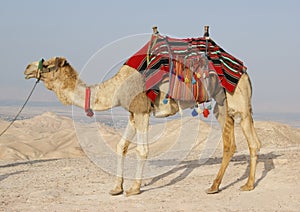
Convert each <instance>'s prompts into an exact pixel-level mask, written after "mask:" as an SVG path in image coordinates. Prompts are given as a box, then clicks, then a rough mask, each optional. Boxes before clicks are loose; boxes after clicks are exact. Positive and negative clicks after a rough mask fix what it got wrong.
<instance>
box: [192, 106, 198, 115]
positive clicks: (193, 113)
mask: <svg viewBox="0 0 300 212" xmlns="http://www.w3.org/2000/svg"><path fill="white" fill-rule="evenodd" d="M192 116H194V117H195V116H198V112H197V111H196V110H195V108H194V110H193V111H192Z"/></svg>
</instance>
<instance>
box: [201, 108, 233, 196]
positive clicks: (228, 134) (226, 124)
mask: <svg viewBox="0 0 300 212" xmlns="http://www.w3.org/2000/svg"><path fill="white" fill-rule="evenodd" d="M217 107H219V106H218V105H217ZM223 108H225V106H222V107H220V108H219V109H221V110H223ZM219 115H220V116H218V117H217V119H218V121H219V122H220V124H221V125H222V127H223V133H222V138H223V158H222V164H221V167H220V169H219V172H218V174H217V177H216V179H215V180H214V182H213V184H212V186H211V187H210V188H209V189H208V190H206V193H207V194H214V193H217V192H219V186H220V184H221V181H222V179H223V176H224V173H225V171H226V168H227V166H228V164H229V162H230V160H231V158H232V156H233V154H234V152H235V150H236V145H235V137H234V119H233V118H232V117H230V116H229V115H228V113H227V111H226V114H224V113H223V114H222V113H220V114H219ZM224 115H225V119H224Z"/></svg>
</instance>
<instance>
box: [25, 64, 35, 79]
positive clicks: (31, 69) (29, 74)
mask: <svg viewBox="0 0 300 212" xmlns="http://www.w3.org/2000/svg"><path fill="white" fill-rule="evenodd" d="M36 74H37V65H35V64H29V65H28V66H27V68H26V69H25V71H24V75H25V79H31V78H36Z"/></svg>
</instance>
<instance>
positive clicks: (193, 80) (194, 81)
mask: <svg viewBox="0 0 300 212" xmlns="http://www.w3.org/2000/svg"><path fill="white" fill-rule="evenodd" d="M192 84H193V85H195V84H196V80H195V78H194V76H193V79H192Z"/></svg>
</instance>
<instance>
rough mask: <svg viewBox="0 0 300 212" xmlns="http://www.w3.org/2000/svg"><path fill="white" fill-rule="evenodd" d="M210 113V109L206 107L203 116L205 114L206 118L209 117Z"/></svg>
mask: <svg viewBox="0 0 300 212" xmlns="http://www.w3.org/2000/svg"><path fill="white" fill-rule="evenodd" d="M208 115H209V110H208V109H207V108H205V109H204V111H203V116H204V117H205V118H207V117H208Z"/></svg>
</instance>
